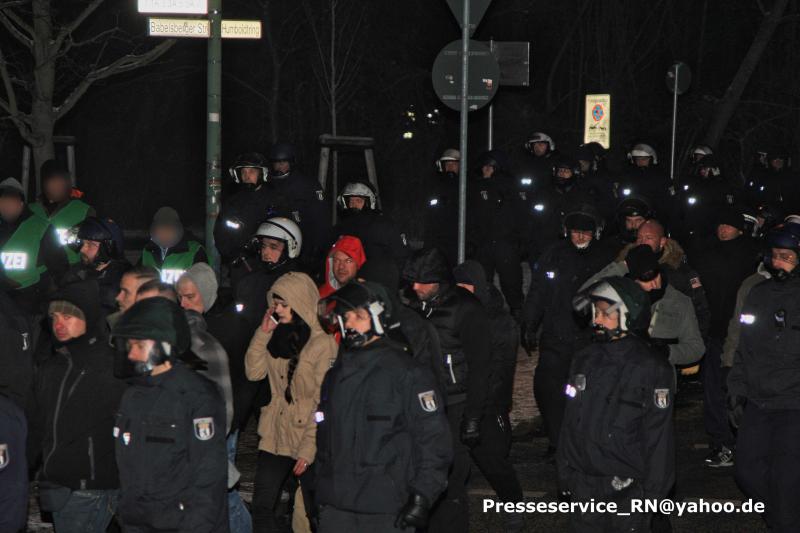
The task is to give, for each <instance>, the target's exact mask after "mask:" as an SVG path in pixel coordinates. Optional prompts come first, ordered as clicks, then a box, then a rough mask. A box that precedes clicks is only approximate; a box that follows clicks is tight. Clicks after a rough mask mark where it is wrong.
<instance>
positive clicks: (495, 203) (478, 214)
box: [467, 150, 527, 318]
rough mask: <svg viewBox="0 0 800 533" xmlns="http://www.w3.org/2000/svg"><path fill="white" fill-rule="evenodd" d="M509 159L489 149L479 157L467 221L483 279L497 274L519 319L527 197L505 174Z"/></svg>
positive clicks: (513, 312)
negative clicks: (484, 272)
mask: <svg viewBox="0 0 800 533" xmlns="http://www.w3.org/2000/svg"><path fill="white" fill-rule="evenodd" d="M508 165H509V161H508V157H507V156H506V154H505V153H504V152H502V151H500V150H490V151H488V152H485V153H483V154H482V155H481V156H480V157H479V158H478V172H479V175H478V177H477V178H476V179H474V180H472V182H471V183H470V184H469V187H468V191H467V193H468V199H467V205H468V206H469V213H470V216H469V217H468V218H467V225H468V228H467V229H468V235H469V242H470V252H471V253H468V254H467V255H468V256H470V257H471V258H473V259H476V260H477V261H478V262H480V264H481V266H483V269H484V270H485V271H486V278H487V279H489V280H493V279H494V274H495V272H497V275H498V277H499V278H500V288H501V289H502V291H503V296H505V298H506V301H507V302H508V306H509V307H510V308H511V314H512V315H513V316H514V317H516V318H518V317H519V313H520V310H521V308H522V265H521V264H520V261H521V254H520V252H521V250H520V248H521V235H522V231H523V229H524V206H525V203H526V201H527V196H526V195H523V194H522V191H521V190H520V189H519V186H518V182H517V180H516V179H514V177H513V176H511V174H509V173H508Z"/></svg>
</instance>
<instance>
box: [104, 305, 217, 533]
mask: <svg viewBox="0 0 800 533" xmlns="http://www.w3.org/2000/svg"><path fill="white" fill-rule="evenodd" d="M112 336H113V337H114V339H116V340H117V341H118V346H120V347H121V348H122V349H123V350H124V352H127V355H124V356H123V357H125V359H124V360H122V361H120V370H121V371H123V372H124V373H127V374H128V375H131V376H132V379H131V383H132V386H131V387H130V388H129V389H128V390H127V391H126V392H125V394H124V395H123V397H122V403H121V404H120V407H119V412H118V414H117V418H116V422H115V424H114V431H113V436H114V440H115V441H116V457H117V465H118V467H119V474H120V482H121V493H120V502H119V517H120V519H121V521H122V525H123V529H124V531H126V532H127V531H131V532H145V531H164V530H168V531H180V532H186V533H188V532H193V533H200V532H218V531H220V532H227V531H228V516H227V477H228V460H227V456H226V452H225V424H226V421H225V403H224V401H223V399H222V397H221V395H220V393H219V391H218V390H217V387H216V385H215V384H214V383H212V382H211V381H209V380H207V379H206V378H204V377H202V376H200V375H199V374H197V373H196V372H194V371H192V370H190V369H188V368H186V367H185V366H184V365H183V364H182V363H181V362H180V361H179V360H178V357H180V355H181V354H182V353H183V352H185V351H186V350H188V349H189V345H190V334H189V326H188V324H187V323H186V318H185V316H184V314H183V310H182V309H181V308H180V307H179V306H178V304H176V303H174V302H171V301H169V300H167V299H166V298H148V299H145V300H142V301H139V302H137V303H136V304H134V306H133V307H131V308H130V309H128V311H127V312H126V313H125V314H124V315H122V318H120V320H119V322H118V323H117V325H116V326H115V327H114V329H113V330H112Z"/></svg>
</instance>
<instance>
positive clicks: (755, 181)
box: [744, 168, 800, 207]
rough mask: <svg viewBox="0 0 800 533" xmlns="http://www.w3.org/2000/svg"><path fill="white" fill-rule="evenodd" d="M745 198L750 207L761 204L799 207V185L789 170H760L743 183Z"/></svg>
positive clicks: (796, 178) (795, 176)
mask: <svg viewBox="0 0 800 533" xmlns="http://www.w3.org/2000/svg"><path fill="white" fill-rule="evenodd" d="M744 192H745V197H746V198H747V202H748V203H749V205H750V206H751V207H757V206H759V205H763V204H770V203H774V204H778V205H785V206H797V205H800V184H798V176H797V174H796V173H795V172H794V171H793V170H791V169H789V168H782V169H780V170H774V169H772V168H765V169H760V170H759V171H756V172H754V173H753V177H751V178H750V179H749V180H747V181H746V182H745V191H744Z"/></svg>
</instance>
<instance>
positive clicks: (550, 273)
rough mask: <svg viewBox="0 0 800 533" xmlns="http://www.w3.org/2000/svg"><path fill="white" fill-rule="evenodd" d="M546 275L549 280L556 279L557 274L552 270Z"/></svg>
mask: <svg viewBox="0 0 800 533" xmlns="http://www.w3.org/2000/svg"><path fill="white" fill-rule="evenodd" d="M545 275H546V276H547V279H556V273H555V272H553V271H552V270H548V271H547V272H546V273H545Z"/></svg>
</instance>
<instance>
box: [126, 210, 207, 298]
mask: <svg viewBox="0 0 800 533" xmlns="http://www.w3.org/2000/svg"><path fill="white" fill-rule="evenodd" d="M195 263H208V257H207V256H206V251H205V248H203V245H202V244H200V243H199V242H198V241H196V240H194V239H192V238H191V236H190V235H187V234H186V232H185V231H184V227H183V223H182V222H181V218H180V216H179V215H178V212H177V211H176V210H175V209H173V208H172V207H166V206H165V207H161V208H159V209H158V211H156V214H155V215H154V216H153V222H152V224H150V242H148V243H147V244H146V245H145V246H144V249H143V250H142V257H141V259H140V260H139V264H140V265H144V266H150V267H153V268H156V269H158V271H159V272H160V273H161V281H163V282H164V283H172V284H174V283H176V282H177V281H178V279H179V278H180V277H181V276H182V275H183V273H184V272H186V271H187V270H189V267H191V266H192V265H193V264H195Z"/></svg>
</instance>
